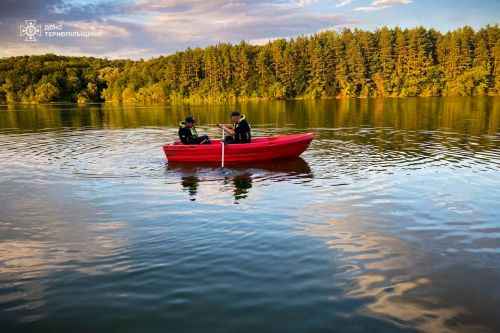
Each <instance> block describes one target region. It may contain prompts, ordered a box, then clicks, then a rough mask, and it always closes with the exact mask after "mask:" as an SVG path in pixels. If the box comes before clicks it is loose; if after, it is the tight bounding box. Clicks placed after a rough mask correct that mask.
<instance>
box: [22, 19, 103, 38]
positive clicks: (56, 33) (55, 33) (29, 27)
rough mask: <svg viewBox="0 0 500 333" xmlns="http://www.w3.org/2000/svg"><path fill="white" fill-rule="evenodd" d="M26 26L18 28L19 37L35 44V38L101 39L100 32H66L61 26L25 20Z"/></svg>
mask: <svg viewBox="0 0 500 333" xmlns="http://www.w3.org/2000/svg"><path fill="white" fill-rule="evenodd" d="M24 22H25V23H26V25H20V26H19V36H20V37H25V39H24V41H26V42H36V41H37V38H36V37H37V36H38V37H42V36H43V37H44V38H54V37H63V38H66V37H76V38H89V37H101V36H102V30H98V31H94V30H90V31H66V30H65V29H64V27H63V25H62V24H44V25H43V29H42V25H40V24H39V25H37V24H36V20H25V21H24Z"/></svg>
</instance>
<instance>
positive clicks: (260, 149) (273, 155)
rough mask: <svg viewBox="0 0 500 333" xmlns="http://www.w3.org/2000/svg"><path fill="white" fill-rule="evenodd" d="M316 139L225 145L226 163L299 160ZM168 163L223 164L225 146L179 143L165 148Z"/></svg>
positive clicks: (293, 137)
mask: <svg viewBox="0 0 500 333" xmlns="http://www.w3.org/2000/svg"><path fill="white" fill-rule="evenodd" d="M313 138H314V134H313V133H307V134H295V135H286V136H276V137H268V138H254V139H252V142H251V143H244V144H230V145H225V146H224V155H225V156H224V162H226V163H237V162H255V161H267V160H275V159H282V158H290V157H297V156H299V155H300V154H302V153H303V152H304V151H305V150H306V149H307V147H308V146H309V144H310V143H311V141H312V140H313ZM163 150H164V151H165V155H166V156H167V159H168V160H169V162H220V161H221V154H222V145H221V143H220V140H212V144H210V145H184V144H182V143H180V142H179V141H177V142H175V143H173V144H169V145H165V146H163Z"/></svg>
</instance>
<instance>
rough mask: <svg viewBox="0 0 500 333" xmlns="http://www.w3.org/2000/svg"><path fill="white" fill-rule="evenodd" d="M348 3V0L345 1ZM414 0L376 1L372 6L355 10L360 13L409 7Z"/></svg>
mask: <svg viewBox="0 0 500 333" xmlns="http://www.w3.org/2000/svg"><path fill="white" fill-rule="evenodd" d="M344 1H348V0H344ZM412 2H413V0H374V1H373V2H372V3H371V5H370V6H365V7H357V8H354V10H355V11H359V12H374V11H378V10H382V9H386V8H391V7H394V6H399V5H407V4H410V3H412Z"/></svg>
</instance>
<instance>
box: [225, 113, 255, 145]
mask: <svg viewBox="0 0 500 333" xmlns="http://www.w3.org/2000/svg"><path fill="white" fill-rule="evenodd" d="M233 130H234V132H235V135H234V136H227V137H226V139H225V140H224V142H225V143H250V142H252V127H250V124H249V123H248V121H247V120H246V119H245V116H244V115H242V116H241V119H240V121H238V122H237V123H234V124H233Z"/></svg>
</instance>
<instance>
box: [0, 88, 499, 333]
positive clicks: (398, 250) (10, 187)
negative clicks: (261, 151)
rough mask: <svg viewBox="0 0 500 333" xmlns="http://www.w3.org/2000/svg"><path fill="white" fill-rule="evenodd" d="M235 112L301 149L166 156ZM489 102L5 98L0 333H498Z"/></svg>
mask: <svg viewBox="0 0 500 333" xmlns="http://www.w3.org/2000/svg"><path fill="white" fill-rule="evenodd" d="M234 109H238V110H240V111H242V112H243V113H244V114H245V115H246V117H247V119H248V120H249V122H250V123H251V125H252V127H253V131H254V136H269V135H284V134H293V133H305V132H314V133H316V135H317V136H316V139H315V140H314V141H313V142H312V144H311V146H310V147H309V149H308V150H307V151H306V152H305V153H304V154H303V155H302V156H301V158H298V159H293V160H283V161H275V162H272V163H258V164H250V165H239V166H227V167H226V174H223V173H222V172H221V170H220V169H219V168H218V167H216V166H213V167H207V166H197V165H169V164H168V163H167V161H166V159H165V156H164V154H163V151H162V145H163V144H165V143H169V142H172V141H173V140H175V139H176V136H177V127H178V123H179V121H181V120H183V118H184V117H185V116H186V115H193V116H194V117H195V118H196V119H197V128H198V132H199V133H200V134H202V133H203V134H205V133H206V134H208V135H210V136H211V137H212V138H219V137H220V135H221V134H220V132H219V130H218V129H216V128H214V125H215V124H216V123H221V122H226V123H227V122H229V120H230V118H229V113H230V112H231V111H233V110H234ZM499 128H500V97H476V98H465V97H464V98H408V99H352V100H318V101H273V102H253V103H250V102H249V103H242V104H237V105H226V104H220V105H204V106H203V105H199V106H193V105H191V106H189V105H180V106H179V105H178V106H173V105H108V104H103V105H100V104H95V105H84V106H80V105H75V104H60V105H38V106H27V105H24V106H23V105H8V106H6V105H4V106H0V331H2V332H6V333H7V332H111V331H112V332H200V331H205V332H256V331H257V332H258V331H263V332H498V331H500V316H499V311H500V288H499V284H500V205H499V203H500V172H499V171H500V132H499Z"/></svg>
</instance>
